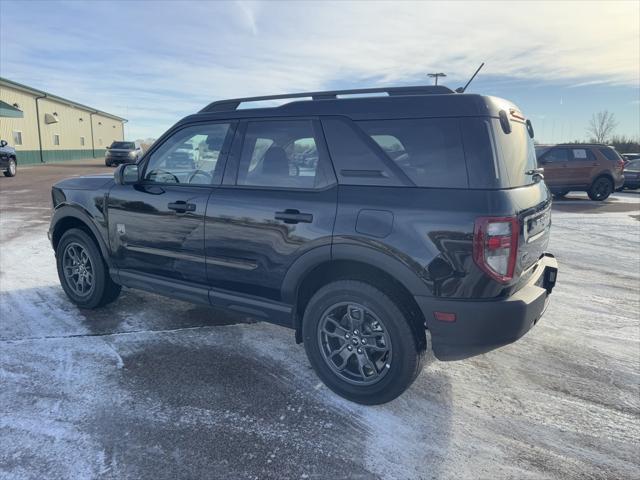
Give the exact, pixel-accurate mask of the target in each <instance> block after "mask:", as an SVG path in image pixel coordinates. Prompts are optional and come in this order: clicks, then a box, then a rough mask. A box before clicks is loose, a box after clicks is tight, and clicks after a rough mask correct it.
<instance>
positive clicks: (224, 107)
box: [200, 85, 454, 113]
mask: <svg viewBox="0 0 640 480" xmlns="http://www.w3.org/2000/svg"><path fill="white" fill-rule="evenodd" d="M368 93H386V94H387V95H389V96H390V97H391V96H399V95H438V94H448V93H454V91H453V90H451V89H450V88H448V87H445V86H443V85H428V86H414V87H390V88H389V87H387V88H384V87H381V88H357V89H352V90H327V91H325V92H303V93H289V94H284V95H266V96H262V97H246V98H233V99H230V100H219V101H217V102H213V103H210V104H209V105H207V106H206V107H204V108H203V109H202V110H200V113H204V112H227V111H229V110H237V108H238V107H239V106H240V104H242V103H247V102H262V101H268V100H284V99H288V98H311V99H312V100H331V99H336V98H338V95H359V94H368Z"/></svg>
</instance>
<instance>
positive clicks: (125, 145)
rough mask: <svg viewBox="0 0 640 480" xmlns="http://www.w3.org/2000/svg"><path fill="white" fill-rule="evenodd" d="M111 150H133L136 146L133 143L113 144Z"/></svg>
mask: <svg viewBox="0 0 640 480" xmlns="http://www.w3.org/2000/svg"><path fill="white" fill-rule="evenodd" d="M111 148H121V149H125V150H135V149H136V144H135V143H134V142H113V143H112V144H111Z"/></svg>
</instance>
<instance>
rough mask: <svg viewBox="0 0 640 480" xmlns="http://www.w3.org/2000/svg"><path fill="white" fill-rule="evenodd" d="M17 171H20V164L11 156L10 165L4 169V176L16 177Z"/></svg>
mask: <svg viewBox="0 0 640 480" xmlns="http://www.w3.org/2000/svg"><path fill="white" fill-rule="evenodd" d="M16 173H18V164H17V163H16V161H15V159H13V158H11V159H9V166H7V169H6V170H5V171H4V176H5V177H15V176H16Z"/></svg>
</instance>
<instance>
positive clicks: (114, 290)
mask: <svg viewBox="0 0 640 480" xmlns="http://www.w3.org/2000/svg"><path fill="white" fill-rule="evenodd" d="M56 265H57V267H58V278H59V279H60V284H61V285H62V288H63V289H64V291H65V293H66V294H67V296H68V297H69V299H70V300H71V301H72V302H73V303H75V304H76V305H78V306H79V307H81V308H97V307H101V306H103V305H106V304H107V303H110V302H112V301H113V300H115V299H116V298H117V297H118V295H119V294H120V289H121V287H120V285H118V284H116V283H114V282H113V280H111V277H110V276H109V272H108V271H107V267H106V265H105V263H104V260H103V259H102V254H101V253H100V250H98V246H97V245H96V242H95V241H94V240H93V239H92V238H91V237H90V236H89V235H88V234H87V233H86V232H84V231H83V230H80V229H78V228H72V229H69V230H67V231H66V232H65V233H64V235H62V238H61V239H60V242H59V243H58V246H57V248H56Z"/></svg>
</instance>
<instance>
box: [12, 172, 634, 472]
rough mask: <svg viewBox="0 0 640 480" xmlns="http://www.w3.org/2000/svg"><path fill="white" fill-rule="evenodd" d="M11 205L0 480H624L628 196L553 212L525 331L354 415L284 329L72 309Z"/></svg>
mask: <svg viewBox="0 0 640 480" xmlns="http://www.w3.org/2000/svg"><path fill="white" fill-rule="evenodd" d="M4 185H5V184H3V185H2V186H1V187H3V186H4ZM32 188H34V189H35V188H38V189H42V188H48V187H46V186H40V187H32ZM28 190H29V189H28V188H27V191H26V192H25V191H20V190H13V191H12V190H9V189H6V188H2V189H1V191H0V478H3V479H5V478H6V479H26V478H33V479H43V478H48V479H49V478H64V479H67V478H69V479H70V478H74V479H75V478H114V479H115V478H117V479H122V478H132V479H133V478H136V479H137V478H154V479H162V478H224V479H233V478H274V479H276V478H277V479H281V478H322V479H324V478H349V479H351V478H398V479H414V478H415V479H430V478H456V479H458V478H490V479H501V478H518V479H521V478H523V479H526V478H532V479H533V478H535V479H538V478H563V479H566V478H575V479H578V478H639V476H640V475H639V473H638V472H639V471H640V456H639V455H638V454H639V452H640V450H639V449H640V445H639V438H640V417H639V415H640V387H639V382H640V318H639V315H640V313H639V312H640V248H639V247H640V221H639V219H640V195H637V194H632V193H625V194H617V195H616V196H615V197H614V198H612V199H611V200H610V201H609V204H610V205H618V204H619V205H622V204H627V205H626V208H619V209H612V210H614V211H602V213H597V212H600V211H601V210H606V208H605V209H599V208H600V207H598V209H596V208H595V207H594V210H593V211H590V210H589V209H588V208H587V209H586V210H585V209H583V208H582V206H583V205H584V200H583V198H582V197H581V196H580V195H577V196H575V197H573V196H572V198H571V199H569V200H565V201H563V202H558V204H557V208H554V210H555V211H554V214H553V222H554V225H553V233H552V243H551V246H550V251H552V252H553V253H555V254H556V256H557V257H558V261H559V263H560V274H559V280H558V285H557V287H556V290H554V293H553V297H552V302H551V305H550V307H549V310H548V311H547V313H546V315H545V316H544V318H543V319H542V321H541V322H540V323H539V324H538V325H537V326H536V327H535V328H534V329H533V330H532V331H531V332H530V333H529V334H528V335H526V336H525V337H524V338H523V339H522V340H521V341H519V342H516V343H515V344H513V345H510V346H507V347H505V348H502V349H500V350H498V351H494V352H491V353H488V354H486V355H482V356H479V357H476V358H473V359H470V360H466V361H461V362H451V363H437V362H436V363H434V364H433V365H431V366H430V367H428V368H427V369H426V370H425V371H424V372H423V373H422V374H421V376H420V377H419V378H418V380H417V381H416V382H415V384H414V386H413V387H412V388H411V389H410V390H409V391H408V392H407V393H406V394H405V395H403V396H402V397H400V398H399V399H398V400H396V401H394V402H392V403H390V404H387V405H383V406H378V407H362V406H359V405H355V404H352V403H349V402H347V401H345V400H342V399H341V398H339V397H337V396H336V395H334V394H333V393H331V392H330V391H329V390H327V389H326V388H325V387H324V386H323V385H322V384H321V383H320V382H319V380H318V379H317V377H316V376H315V375H314V373H313V371H312V370H311V369H310V367H309V364H308V362H307V359H306V357H305V354H304V350H303V348H302V346H300V345H296V344H295V343H294V339H293V335H292V333H291V331H289V330H286V329H283V328H279V327H276V326H272V325H269V324H266V323H251V322H249V321H248V320H246V319H244V318H241V317H237V316H230V315H229V314H227V313H224V312H217V311H214V310H210V309H207V308H203V307H196V306H192V305H188V304H185V303H181V302H177V301H175V300H169V299H164V298H160V297H157V296H154V295H151V294H146V293H141V292H135V291H131V290H127V291H125V293H124V294H123V295H122V296H121V297H120V299H119V300H118V301H117V302H115V303H114V304H113V305H111V306H109V307H107V308H105V309H103V310H101V311H97V312H89V311H80V310H78V309H77V308H75V307H74V306H72V305H71V304H70V303H69V302H68V301H67V299H66V297H65V296H64V293H63V292H62V289H61V288H60V286H59V283H58V279H57V275H56V271H55V263H54V257H53V252H52V251H51V248H50V246H49V244H48V241H47V238H46V229H47V226H48V225H47V215H48V212H47V210H46V208H47V205H46V203H44V201H41V200H39V199H38V198H40V196H39V195H31V192H29V191H28ZM16 192H19V193H16ZM42 198H44V196H42ZM572 204H575V205H577V207H580V208H577V210H579V211H576V212H572V211H571V209H572V208H573V207H571V205H572Z"/></svg>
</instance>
